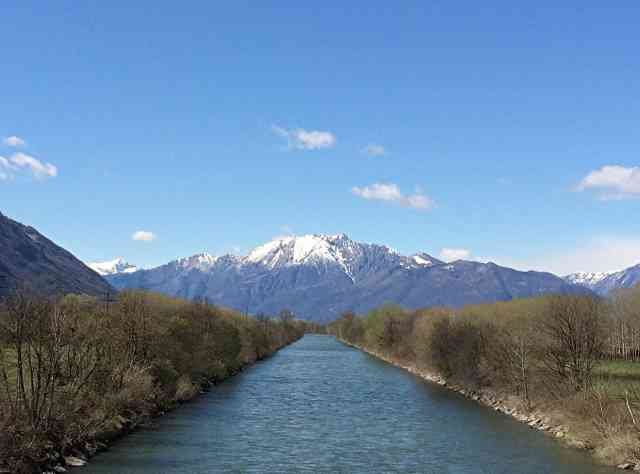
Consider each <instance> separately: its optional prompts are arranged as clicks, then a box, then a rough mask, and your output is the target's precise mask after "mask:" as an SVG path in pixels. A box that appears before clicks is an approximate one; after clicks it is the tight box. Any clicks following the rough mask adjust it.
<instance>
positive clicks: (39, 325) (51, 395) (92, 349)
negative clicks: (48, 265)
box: [0, 291, 306, 473]
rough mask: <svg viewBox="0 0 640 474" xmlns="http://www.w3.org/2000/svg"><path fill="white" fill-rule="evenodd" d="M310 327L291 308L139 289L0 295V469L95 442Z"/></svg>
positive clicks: (44, 463) (48, 462)
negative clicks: (245, 309)
mask: <svg viewBox="0 0 640 474" xmlns="http://www.w3.org/2000/svg"><path fill="white" fill-rule="evenodd" d="M305 329H306V327H305V323H303V322H301V321H297V320H295V319H294V316H293V314H292V313H290V312H287V311H283V312H282V313H281V314H280V315H279V317H276V318H267V317H264V316H263V317H261V318H259V319H254V318H251V317H248V316H244V315H241V314H239V313H237V312H234V311H230V310H226V309H222V308H219V307H216V306H212V305H209V304H206V303H194V302H187V301H183V300H178V299H172V298H168V297H165V296H161V295H157V294H149V293H143V292H137V291H128V292H124V293H122V294H120V295H119V297H118V299H117V301H115V302H106V303H105V302H99V301H96V300H95V299H90V298H85V297H78V296H67V297H65V298H62V299H60V300H51V299H47V298H39V297H34V296H32V295H29V294H27V293H24V292H23V293H17V294H15V295H14V296H12V297H10V298H8V299H7V300H6V301H5V302H3V303H1V304H0V471H1V472H4V471H2V469H3V468H4V469H9V471H8V472H15V473H22V472H25V473H27V472H39V469H41V468H51V467H54V466H55V465H56V464H57V463H60V462H61V460H62V459H63V457H64V456H65V455H68V454H76V455H77V454H81V453H82V451H83V450H84V451H89V452H91V451H92V450H95V449H96V441H99V440H107V439H109V438H111V437H115V436H118V435H119V434H121V433H122V431H123V430H124V429H126V428H127V427H131V426H135V425H136V424H138V423H139V422H140V421H142V420H145V419H147V418H148V417H149V416H152V415H153V414H156V413H158V412H161V411H164V410H166V409H168V408H170V407H172V406H174V405H175V404H176V403H178V402H181V401H185V400H188V399H190V398H192V397H193V396H194V395H195V394H197V393H199V392H200V391H201V390H202V389H203V388H205V387H206V386H208V385H209V384H212V383H215V382H217V381H221V380H223V379H225V378H226V377H228V376H230V375H232V374H234V373H236V372H237V371H239V370H241V369H242V368H243V367H244V366H246V365H248V364H251V363H253V362H255V361H256V360H259V359H262V358H264V357H266V356H268V355H270V354H272V353H273V352H275V351H276V350H278V349H279V348H281V347H283V346H284V345H286V344H288V343H291V342H293V341H294V340H296V339H298V338H300V337H301V336H302V335H303V334H304V332H305Z"/></svg>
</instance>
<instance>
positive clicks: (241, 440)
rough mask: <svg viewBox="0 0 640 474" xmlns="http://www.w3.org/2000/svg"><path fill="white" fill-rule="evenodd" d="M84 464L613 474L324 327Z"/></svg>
mask: <svg viewBox="0 0 640 474" xmlns="http://www.w3.org/2000/svg"><path fill="white" fill-rule="evenodd" d="M82 472H83V474H105V473H110V474H115V473H118V474H151V473H154V474H165V473H166V474H178V473H180V474H200V473H202V474H204V473H214V472H230V473H256V472H260V473H262V472H269V473H271V472H273V473H303V472H310V473H394V472H402V473H411V472H415V473H456V474H458V473H463V474H464V473H487V474H498V473H509V474H511V473H531V474H543V473H575V474H577V473H580V474H593V473H603V474H604V473H614V472H616V470H614V469H610V468H605V467H600V466H596V465H594V464H593V462H592V461H591V460H590V458H589V456H588V454H585V453H584V452H580V451H576V450H572V449H569V448H565V447H563V446H561V445H560V444H559V443H556V442H555V441H553V440H551V439H549V438H548V437H547V436H545V435H544V434H542V433H540V432H538V431H535V430H531V429H530V428H528V427H527V426H526V425H523V424H520V423H517V422H516V421H514V420H512V419H510V418H509V417H507V416H506V415H503V414H499V413H495V412H493V411H492V410H488V409H485V408H482V407H481V406H479V405H477V404H476V403H474V402H472V401H469V400H467V399H465V398H463V397H461V396H459V395H457V394H455V393H452V392H450V391H447V390H446V389H444V388H442V387H439V386H436V385H432V384H429V383H427V382H424V381H422V380H420V379H418V378H416V377H414V376H412V375H411V374H409V373H407V372H405V371H403V370H401V369H398V368H395V367H393V366H391V365H388V364H386V363H384V362H381V361H379V360H377V359H375V358H372V357H371V356H368V355H366V354H364V353H362V352H360V351H358V350H356V349H352V348H349V347H346V346H344V345H342V344H340V343H339V342H337V341H336V340H335V339H333V338H331V337H328V336H306V337H305V338H303V339H302V340H301V341H299V342H297V343H295V344H293V345H292V346H289V347H288V348H286V349H283V350H282V351H280V352H279V353H278V354H276V355H275V356H274V357H272V358H271V359H269V360H267V361H264V362H261V363H258V364H256V365H255V366H253V367H251V368H250V369H248V370H246V371H245V372H243V373H242V374H240V375H238V376H236V377H234V378H232V379H230V380H228V381H227V382H225V383H223V384H221V385H219V386H218V387H216V388H214V389H213V390H212V391H211V392H210V393H208V394H206V395H204V396H202V397H200V398H199V399H198V400H196V401H194V402H192V403H189V404H186V405H184V406H183V407H181V408H179V409H178V410H176V411H174V412H172V413H170V414H169V415H167V416H165V417H162V418H160V419H158V420H157V421H156V425H155V427H154V428H153V429H147V430H141V431H138V432H136V433H133V434H132V435H130V436H128V437H126V438H124V439H123V440H121V441H119V442H118V443H116V444H115V445H114V446H113V447H112V448H111V449H110V451H108V452H106V453H104V454H101V455H99V456H97V457H96V458H94V459H93V460H92V461H91V463H90V464H89V465H88V466H87V467H86V468H83V470H82Z"/></svg>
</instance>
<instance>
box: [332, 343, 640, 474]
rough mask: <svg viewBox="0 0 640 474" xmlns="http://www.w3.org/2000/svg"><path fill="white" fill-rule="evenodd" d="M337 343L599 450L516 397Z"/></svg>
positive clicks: (569, 442) (626, 466)
mask: <svg viewBox="0 0 640 474" xmlns="http://www.w3.org/2000/svg"><path fill="white" fill-rule="evenodd" d="M337 339H338V340H339V341H340V342H341V343H343V344H345V345H347V346H349V347H353V348H355V349H358V350H361V351H363V352H365V353H367V354H369V355H371V356H373V357H376V358H378V359H380V360H383V361H385V362H387V363H389V364H391V365H393V366H395V367H398V368H401V369H404V370H406V371H407V372H410V373H411V374H413V375H415V376H417V377H420V378H422V379H424V380H427V381H429V382H431V383H435V384H438V385H440V386H442V387H445V388H447V389H449V390H452V391H454V392H456V393H459V394H461V395H463V396H464V397H466V398H468V399H471V400H474V401H475V402H477V403H479V404H481V405H483V406H485V407H487V408H490V409H492V410H494V411H497V412H499V413H504V414H505V415H507V416H510V417H512V418H513V419H515V420H517V421H519V422H520V423H524V424H526V425H528V426H529V427H530V428H531V429H535V430H539V431H542V432H544V433H545V434H547V435H548V436H550V437H552V438H554V439H556V440H557V441H559V442H562V443H563V444H565V445H566V446H568V447H571V448H576V449H581V450H585V451H589V452H593V450H594V449H595V448H596V446H594V445H593V444H592V442H590V441H589V440H587V439H584V438H583V437H581V436H579V435H578V434H576V433H574V432H573V431H572V430H571V427H569V426H567V425H565V424H562V423H560V422H558V420H556V419H554V417H553V415H552V414H550V413H547V412H545V411H544V410H540V409H535V408H533V409H531V410H526V408H525V407H523V406H522V402H521V401H520V400H519V399H517V398H516V397H512V396H508V395H504V394H500V393H498V392H496V391H494V390H490V389H486V388H481V389H477V390H471V389H468V388H467V387H464V386H461V385H458V384H453V383H449V382H447V381H446V380H445V379H444V378H443V377H442V376H440V375H438V374H436V373H434V372H431V371H428V370H426V369H421V368H418V367H417V366H416V364H410V363H407V362H405V361H400V360H397V359H394V358H392V357H389V356H388V355H385V354H382V353H380V352H377V351H373V350H371V349H368V348H366V347H363V346H360V345H357V344H353V343H350V342H348V341H345V340H344V339H340V338H337ZM613 465H615V467H617V468H619V469H623V470H635V471H640V464H636V463H632V462H626V461H625V462H617V463H614V464H613Z"/></svg>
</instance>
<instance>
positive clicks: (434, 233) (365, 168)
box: [0, 0, 640, 274]
mask: <svg viewBox="0 0 640 474" xmlns="http://www.w3.org/2000/svg"><path fill="white" fill-rule="evenodd" d="M305 3H308V2H293V1H279V2H269V1H264V2H257V1H254V2H244V1H234V2H211V1H207V2H204V1H203V2H191V1H187V2H182V3H180V4H176V3H175V2H165V1H154V2H145V1H139V2H124V1H117V0H115V1H110V2H71V1H56V2H35V1H28V0H20V1H15V0H7V1H4V2H3V5H2V11H1V13H0V57H1V58H2V60H1V62H2V73H1V74H0V137H1V139H2V142H0V212H2V213H4V214H5V215H8V216H9V217H11V218H13V219H15V220H18V221H20V222H23V223H26V224H29V225H32V226H33V227H35V228H37V229H38V230H39V231H40V232H42V233H43V234H45V235H46V236H48V237H49V238H51V239H52V240H54V241H55V242H56V243H58V244H60V245H62V246H63V247H65V248H67V249H68V250H70V251H71V252H73V253H74V254H75V255H76V256H78V257H79V258H81V259H83V260H85V261H94V260H105V259H111V258H114V257H116V256H122V257H124V258H126V259H127V260H129V261H130V262H132V263H134V264H137V265H141V266H146V267H151V266H155V265H160V264H163V263H166V262H167V261H169V260H172V259H174V258H177V257H183V256H188V255H191V254H194V253H198V252H203V251H206V252H209V253H213V254H216V255H220V254H224V253H240V254H244V253H247V252H248V251H249V250H250V249H251V248H253V247H254V246H256V245H259V244H262V243H264V242H266V241H268V240H270V239H272V238H273V237H274V236H277V235H282V234H285V233H286V234H291V233H293V234H307V233H324V234H335V233H343V232H344V233H346V234H348V235H349V236H350V237H351V238H353V239H355V240H358V241H364V242H375V243H380V244H386V245H388V246H390V247H392V248H394V249H396V250H398V251H400V252H402V253H406V254H411V253H414V252H418V251H425V252H428V253H430V254H432V255H434V256H441V257H443V258H445V259H448V260H451V259H456V258H468V259H477V260H483V261H484V260H487V261H488V260H491V261H495V262H497V263H500V264H504V265H509V266H514V267H516V268H519V269H536V270H545V271H552V272H555V273H558V274H566V273H570V272H574V271H611V270H620V269H622V268H625V267H628V266H630V265H634V264H637V263H640V219H639V218H638V211H639V210H640V205H639V204H640V200H639V198H640V80H639V78H640V54H638V51H640V28H638V24H640V2H638V1H637V0H621V1H618V2H613V3H611V2H595V1H576V0H567V1H564V2H556V1H547V0H542V1H539V2H512V1H502V0H498V1H492V2H477V1H471V0H466V1H455V0H454V1H451V0H448V1H431V2H424V1H415V2H413V1H403V2H370V1H368V2H364V1H352V2H342V1H340V2H339V1H325V2H322V3H321V5H320V4H319V5H318V6H313V5H311V4H307V5H305ZM345 3H348V5H345Z"/></svg>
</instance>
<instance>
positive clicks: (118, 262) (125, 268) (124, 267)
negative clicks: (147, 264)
mask: <svg viewBox="0 0 640 474" xmlns="http://www.w3.org/2000/svg"><path fill="white" fill-rule="evenodd" d="M87 266H88V267H89V268H91V269H92V270H93V271H95V272H96V273H97V274H98V275H102V276H107V275H117V274H118V273H133V272H137V271H138V267H136V266H134V265H131V264H130V263H127V262H125V260H124V259H123V258H122V257H118V258H115V259H113V260H107V261H105V262H90V263H87Z"/></svg>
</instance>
